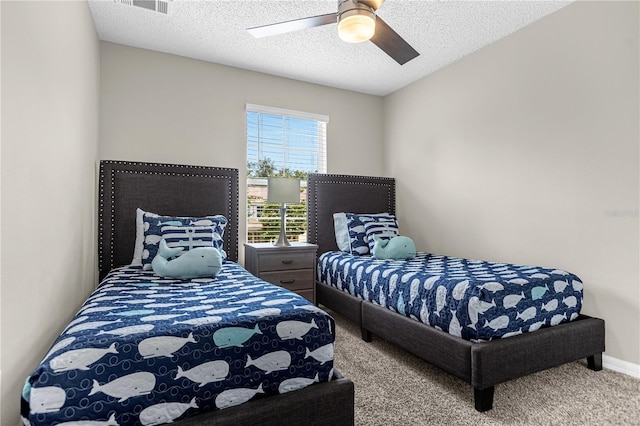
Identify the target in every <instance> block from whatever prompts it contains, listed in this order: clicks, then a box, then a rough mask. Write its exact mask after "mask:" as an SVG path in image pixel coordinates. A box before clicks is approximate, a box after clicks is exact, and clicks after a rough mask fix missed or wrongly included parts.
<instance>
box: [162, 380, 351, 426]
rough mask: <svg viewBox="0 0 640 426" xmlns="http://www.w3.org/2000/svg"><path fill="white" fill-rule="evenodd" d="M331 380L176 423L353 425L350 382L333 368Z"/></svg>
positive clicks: (213, 425)
mask: <svg viewBox="0 0 640 426" xmlns="http://www.w3.org/2000/svg"><path fill="white" fill-rule="evenodd" d="M333 377H334V378H333V380H332V381H330V382H325V383H318V384H315V385H313V386H308V387H306V388H304V389H300V390H297V391H295V392H289V393H285V394H281V395H275V396H269V397H265V398H260V399H255V400H253V401H249V402H247V403H245V404H242V405H237V406H235V407H230V408H225V409H224V410H221V411H217V412H215V413H213V414H215V415H211V414H209V415H198V416H193V417H189V418H186V419H184V420H182V421H178V422H175V423H172V425H175V426H220V425H229V426H231V425H233V426H254V425H260V426H281V425H290V426H298V425H318V426H319V425H330V426H334V425H338V426H341V425H344V426H346V425H353V424H354V389H353V382H352V381H351V380H349V379H347V378H346V377H343V376H342V375H341V374H340V372H338V371H336V370H334V376H333Z"/></svg>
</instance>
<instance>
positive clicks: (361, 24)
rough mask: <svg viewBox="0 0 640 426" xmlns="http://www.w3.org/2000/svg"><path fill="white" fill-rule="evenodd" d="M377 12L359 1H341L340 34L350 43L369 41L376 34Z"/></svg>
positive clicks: (339, 6) (339, 4) (339, 15)
mask: <svg viewBox="0 0 640 426" xmlns="http://www.w3.org/2000/svg"><path fill="white" fill-rule="evenodd" d="M375 20H376V14H375V11H374V10H373V9H372V8H371V7H369V6H367V5H365V4H362V3H360V2H359V1H357V0H339V2H338V34H339V35H340V38H341V39H342V40H344V41H346V42H350V43H360V42H363V41H367V40H369V39H370V38H371V37H372V36H373V34H374V32H375Z"/></svg>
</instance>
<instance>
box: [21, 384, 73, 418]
mask: <svg viewBox="0 0 640 426" xmlns="http://www.w3.org/2000/svg"><path fill="white" fill-rule="evenodd" d="M30 397H31V406H30V408H31V413H33V414H37V413H50V412H52V411H58V410H60V409H61V408H62V406H63V405H64V403H65V402H66V400H67V394H66V393H65V391H64V389H62V388H60V387H57V386H45V387H32V388H31V393H30Z"/></svg>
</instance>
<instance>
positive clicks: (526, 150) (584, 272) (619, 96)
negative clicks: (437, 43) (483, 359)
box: [383, 2, 640, 373]
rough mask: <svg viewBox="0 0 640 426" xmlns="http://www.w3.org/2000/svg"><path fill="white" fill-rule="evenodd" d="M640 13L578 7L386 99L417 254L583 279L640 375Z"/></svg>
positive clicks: (610, 333) (590, 308)
mask: <svg viewBox="0 0 640 426" xmlns="http://www.w3.org/2000/svg"><path fill="white" fill-rule="evenodd" d="M638 12H639V11H638V3H637V2H576V3H573V4H571V5H569V6H567V7H566V8H564V9H561V10H560V11H558V12H556V13H554V14H552V15H550V16H547V17H545V18H544V19H543V20H541V21H538V22H536V23H534V24H532V25H531V26H528V27H526V28H524V29H522V30H520V31H518V32H517V33H515V34H513V35H511V36H509V37H507V38H505V39H503V40H500V41H498V42H497V43H495V44H493V45H490V46H488V47H485V48H483V49H481V50H480V51H478V52H476V53H474V54H472V55H471V56H468V57H466V58H464V59H462V60H460V61H459V62H457V63H455V64H453V65H451V66H448V67H447V68H445V69H443V70H441V71H439V72H437V73H435V74H432V75H430V76H428V77H426V78H424V79H422V80H420V81H418V82H416V83H414V84H412V85H410V86H408V87H406V88H404V89H402V90H400V91H398V92H396V93H394V94H392V95H390V96H388V97H386V98H385V100H384V126H383V128H384V146H385V150H386V155H385V159H386V163H385V171H386V173H387V174H388V175H391V176H395V177H396V178H397V180H398V211H399V215H400V218H399V219H400V220H401V227H402V229H401V231H402V232H403V233H404V234H407V235H411V236H412V237H413V238H414V239H415V241H416V244H417V246H418V248H419V249H422V250H426V251H431V252H439V253H443V254H450V255H457V256H464V257H471V258H484V259H488V260H496V261H507V262H518V263H525V264H538V265H546V266H553V267H558V268H562V269H566V270H569V271H572V272H574V273H576V274H577V275H579V276H580V277H581V278H582V279H583V281H584V284H585V300H584V308H583V312H584V313H586V314H589V315H594V316H598V317H602V318H604V319H605V320H606V333H607V334H606V336H607V337H606V348H607V350H606V354H607V355H608V356H611V357H614V358H617V359H619V360H623V361H626V362H627V363H634V364H636V365H637V364H640V292H639V288H640V283H639V270H638V259H639V252H638V231H639V228H638V197H639V187H638V178H639V174H638V155H639V150H638V148H639V140H640V137H639V116H640V111H639V98H638V96H639V85H638V78H639V77H638V76H639V69H638V52H639V47H638V34H639V31H638V30H639V28H638V16H639V13H638ZM636 373H638V372H636Z"/></svg>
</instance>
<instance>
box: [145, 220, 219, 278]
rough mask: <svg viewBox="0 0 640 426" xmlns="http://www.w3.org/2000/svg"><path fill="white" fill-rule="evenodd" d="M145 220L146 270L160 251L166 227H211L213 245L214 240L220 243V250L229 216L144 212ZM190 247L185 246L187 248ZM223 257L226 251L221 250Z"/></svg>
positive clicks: (148, 269)
mask: <svg viewBox="0 0 640 426" xmlns="http://www.w3.org/2000/svg"><path fill="white" fill-rule="evenodd" d="M142 220H143V230H144V238H143V250H142V266H143V269H144V270H147V271H150V270H151V261H152V260H153V258H154V257H155V256H156V254H157V253H158V244H159V243H160V240H161V239H162V237H163V235H162V234H163V232H164V231H165V228H174V229H175V228H180V227H183V228H184V227H191V228H194V227H199V228H209V229H211V242H212V243H211V245H213V246H214V247H216V245H215V244H214V241H217V244H219V246H218V247H216V248H218V249H219V250H222V237H223V235H224V228H225V226H227V218H226V217H224V216H222V215H215V216H203V217H185V216H161V215H158V214H155V213H149V212H144V214H143V215H142ZM187 248H188V247H185V249H187ZM220 253H221V254H222V258H223V259H225V258H226V254H225V253H224V251H221V252H220Z"/></svg>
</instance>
